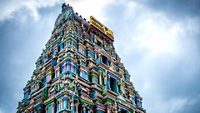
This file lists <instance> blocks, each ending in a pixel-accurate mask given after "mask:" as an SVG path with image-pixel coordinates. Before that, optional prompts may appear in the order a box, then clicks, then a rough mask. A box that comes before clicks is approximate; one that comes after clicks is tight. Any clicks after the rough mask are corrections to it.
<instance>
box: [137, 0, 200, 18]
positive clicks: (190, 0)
mask: <svg viewBox="0 0 200 113" xmlns="http://www.w3.org/2000/svg"><path fill="white" fill-rule="evenodd" d="M137 2H139V3H141V4H144V5H146V6H148V7H150V8H151V9H153V10H155V11H161V12H164V13H167V14H168V15H169V16H173V17H174V18H178V19H182V18H184V17H186V16H188V17H193V16H199V15H200V1H199V0H138V1H137Z"/></svg>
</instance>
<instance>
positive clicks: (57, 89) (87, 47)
mask: <svg viewBox="0 0 200 113" xmlns="http://www.w3.org/2000/svg"><path fill="white" fill-rule="evenodd" d="M113 41H114V36H113V32H112V31H111V30H110V29H108V28H107V27H106V26H104V25H103V24H102V23H100V22H99V21H97V20H96V19H95V18H94V17H92V16H91V17H90V21H89V22H88V21H86V19H83V18H82V17H81V16H79V15H78V14H77V13H74V11H73V8H72V7H71V6H69V5H66V4H63V5H62V12H61V13H60V14H59V16H58V17H57V19H56V22H55V25H54V29H53V31H52V36H51V38H50V39H49V41H48V42H47V44H46V47H45V49H44V50H43V52H42V54H41V56H40V57H39V58H38V60H37V62H36V69H35V70H34V71H33V75H32V77H31V79H30V80H29V81H28V82H27V84H26V86H25V88H24V89H23V90H24V98H23V100H22V101H21V102H19V105H18V111H17V113H145V112H146V111H145V110H144V109H143V107H142V98H141V96H140V95H139V94H138V92H137V91H136V90H135V88H134V86H133V83H132V82H130V75H129V73H128V71H127V70H126V69H125V67H124V65H123V63H121V60H120V58H119V56H118V55H117V53H116V52H115V48H114V46H113Z"/></svg>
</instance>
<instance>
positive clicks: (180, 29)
mask: <svg viewBox="0 0 200 113" xmlns="http://www.w3.org/2000/svg"><path fill="white" fill-rule="evenodd" d="M64 2H65V3H69V4H70V5H71V6H72V7H73V8H74V10H75V12H78V13H79V14H80V15H82V17H84V18H86V19H87V20H89V16H90V15H93V16H94V17H95V18H97V19H98V20H99V21H101V22H102V23H104V25H106V26H107V27H109V28H110V29H112V30H113V32H114V35H115V39H114V46H115V49H116V51H117V53H118V55H119V56H120V58H121V61H122V62H123V63H124V65H125V67H126V69H127V70H128V71H129V73H130V75H131V81H132V82H133V84H134V86H135V88H136V90H137V91H138V92H139V93H140V95H141V96H142V97H143V107H144V108H145V109H146V111H147V113H182V112H184V113H200V109H199V106H200V87H199V86H200V82H199V80H200V59H199V58H200V21H199V20H200V1H199V0H95V1H94V0H43V1H42V0H1V1H0V10H1V12H0V59H1V64H0V78H1V79H0V90H1V91H0V113H15V112H16V111H17V105H18V102H19V101H21V100H22V98H23V88H24V86H25V85H26V82H27V81H28V80H29V79H30V78H31V75H32V72H33V70H34V69H35V62H36V60H37V58H38V57H39V55H40V54H41V52H42V49H43V48H44V47H45V44H46V42H47V41H48V39H49V38H50V36H51V32H52V30H53V26H54V22H55V20H56V18H57V16H58V14H59V13H60V12H61V5H62V3H64Z"/></svg>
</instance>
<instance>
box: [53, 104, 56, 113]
mask: <svg viewBox="0 0 200 113" xmlns="http://www.w3.org/2000/svg"><path fill="white" fill-rule="evenodd" d="M52 110H53V113H56V104H55V102H54V103H53V104H52Z"/></svg>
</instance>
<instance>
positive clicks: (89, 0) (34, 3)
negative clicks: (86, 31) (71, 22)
mask: <svg viewBox="0 0 200 113" xmlns="http://www.w3.org/2000/svg"><path fill="white" fill-rule="evenodd" d="M113 1H114V0H96V1H94V0H42V1H41V0H23V1H21V0H15V1H8V2H5V4H2V7H1V10H3V12H1V13H0V21H3V20H5V19H9V18H13V14H14V13H15V12H17V11H20V10H24V9H27V10H29V11H30V16H32V17H33V18H34V19H35V20H39V17H40V16H39V14H38V9H39V8H43V7H50V6H54V5H56V4H60V5H61V4H62V3H64V2H65V3H69V4H70V5H72V6H73V8H74V9H75V11H77V12H79V13H80V14H81V15H83V17H85V18H87V19H89V16H90V15H94V16H95V17H97V18H100V19H101V21H106V17H105V16H103V15H104V13H103V9H104V8H105V6H107V5H109V4H111V3H113ZM3 5H5V6H3Z"/></svg>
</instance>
